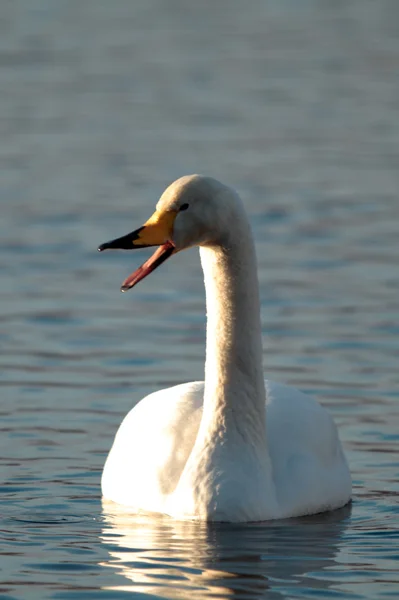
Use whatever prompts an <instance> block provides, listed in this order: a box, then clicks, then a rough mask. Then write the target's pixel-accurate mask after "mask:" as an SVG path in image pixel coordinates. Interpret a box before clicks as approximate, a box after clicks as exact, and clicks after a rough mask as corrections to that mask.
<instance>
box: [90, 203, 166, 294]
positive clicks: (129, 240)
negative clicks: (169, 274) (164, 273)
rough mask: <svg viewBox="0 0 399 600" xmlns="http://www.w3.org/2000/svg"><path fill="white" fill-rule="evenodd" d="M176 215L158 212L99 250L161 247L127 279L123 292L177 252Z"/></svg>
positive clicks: (106, 243) (122, 287)
mask: <svg viewBox="0 0 399 600" xmlns="http://www.w3.org/2000/svg"><path fill="white" fill-rule="evenodd" d="M176 215H177V212H176V211H168V212H158V211H156V212H155V213H154V214H153V215H152V216H151V217H150V218H149V219H148V221H146V222H145V223H144V225H143V226H142V227H139V228H138V229H136V230H135V231H132V233H128V234H127V235H124V236H122V237H120V238H117V239H115V240H111V241H110V242H105V244H101V246H99V247H98V250H99V251H100V252H102V251H103V250H108V249H123V250H134V249H135V248H145V247H148V246H160V247H159V248H158V249H157V250H156V251H155V252H154V254H153V255H152V256H151V258H149V259H148V260H147V261H146V262H145V263H144V264H143V265H142V266H141V267H139V268H138V269H137V270H136V271H134V273H132V274H131V275H129V277H127V278H126V279H125V281H124V282H123V284H122V286H121V291H122V292H125V291H126V290H128V289H130V288H132V287H133V286H134V285H136V283H138V282H139V281H141V280H142V279H144V277H146V276H147V275H149V274H150V273H152V271H154V270H155V269H156V268H157V267H159V265H160V264H162V263H163V262H164V261H165V260H166V259H167V258H169V256H171V255H172V254H174V253H175V252H176V249H175V247H174V245H173V243H172V241H171V237H172V234H173V224H174V222H175V219H176Z"/></svg>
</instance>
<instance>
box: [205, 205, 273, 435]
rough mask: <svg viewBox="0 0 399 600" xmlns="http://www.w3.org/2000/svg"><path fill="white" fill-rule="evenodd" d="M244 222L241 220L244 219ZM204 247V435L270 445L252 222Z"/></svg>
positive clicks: (238, 222)
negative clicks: (267, 429) (205, 324)
mask: <svg viewBox="0 0 399 600" xmlns="http://www.w3.org/2000/svg"><path fill="white" fill-rule="evenodd" d="M240 216H241V215H240ZM242 217H243V218H240V219H237V220H235V223H234V224H233V225H234V231H233V230H230V232H229V235H227V236H226V238H225V239H224V241H222V242H221V243H220V245H217V246H211V247H201V249H200V255H201V262H202V268H203V271H204V278H205V287H206V306H207V319H208V321H207V334H206V337H207V340H206V364H205V395H204V408H203V417H202V422H201V430H202V433H204V432H205V431H206V432H208V434H211V435H213V436H214V435H216V436H218V438H219V439H227V438H228V437H229V434H230V433H231V434H233V435H232V436H230V437H235V432H237V433H238V434H240V437H241V439H244V440H248V442H249V443H251V445H253V444H258V445H264V444H265V443H266V432H265V428H266V426H265V385H264V379H263V368H262V339H261V323H260V307H259V286H258V278H257V264H256V255H255V248H254V243H253V239H252V234H251V230H250V227H249V224H248V222H247V219H246V217H245V216H243V215H242Z"/></svg>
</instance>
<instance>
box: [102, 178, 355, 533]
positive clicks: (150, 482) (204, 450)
mask: <svg viewBox="0 0 399 600" xmlns="http://www.w3.org/2000/svg"><path fill="white" fill-rule="evenodd" d="M154 245H157V246H159V248H158V249H157V250H156V252H155V253H154V255H153V256H152V257H151V258H150V259H149V260H148V261H147V262H146V263H144V265H142V266H141V267H140V268H139V269H137V271H135V272H134V273H133V274H132V275H130V276H129V277H128V278H127V279H126V280H125V281H124V283H123V285H122V288H121V289H122V290H123V291H124V290H126V289H129V288H131V287H133V286H134V285H135V284H136V283H138V281H140V280H141V279H143V278H144V277H146V276H147V275H148V274H149V273H150V272H151V271H153V270H154V269H155V268H156V267H158V266H159V265H160V264H161V263H162V262H163V261H164V260H166V259H167V258H168V257H169V256H171V255H172V254H174V253H175V252H178V251H180V250H184V249H185V248H188V247H190V246H194V245H196V246H200V255H201V262H202V268H203V270H204V277H205V287H206V305H207V316H208V322H207V348H206V363H205V382H202V381H201V382H199V381H198V382H191V383H185V384H182V385H178V386H175V387H171V388H168V389H164V390H160V391H158V392H155V393H153V394H150V395H149V396H147V397H146V398H144V399H143V400H141V402H139V403H138V404H137V405H136V406H135V407H134V408H133V409H132V410H131V411H130V412H129V414H128V415H127V416H126V417H125V419H124V421H123V422H122V424H121V426H120V428H119V430H118V432H117V434H116V437H115V441H114V444H113V446H112V449H111V451H110V453H109V455H108V458H107V461H106V464H105V467H104V472H103V476H102V492H103V496H104V497H105V498H107V499H109V500H113V501H114V502H117V503H119V504H123V505H126V506H129V507H131V508H132V510H134V511H146V512H147V511H149V512H158V513H166V514H168V515H171V516H173V517H175V518H179V519H184V518H194V519H203V520H208V521H230V522H239V521H263V520H268V519H280V518H286V517H294V516H300V515H308V514H312V513H318V512H322V511H326V510H332V509H336V508H339V507H341V506H343V505H344V504H346V503H347V502H348V501H349V500H350V497H351V487H352V485H351V476H350V473H349V469H348V466H347V463H346V460H345V457H344V454H343V451H342V448H341V443H340V441H339V438H338V434H337V430H336V427H335V424H334V422H333V421H332V419H331V417H330V416H329V414H328V413H327V411H326V410H325V409H324V408H322V407H321V406H320V405H319V404H318V403H317V402H315V401H314V400H313V399H312V398H310V397H308V396H306V395H304V394H302V393H301V392H299V391H297V390H295V389H294V388H291V387H288V386H286V385H282V384H278V383H273V382H271V381H264V379H263V370H262V343H261V324H260V309H259V293H258V279H257V271H256V257H255V249H254V244H253V240H252V235H251V231H250V226H249V223H248V220H247V218H246V215H245V211H244V208H243V205H242V202H241V200H240V198H239V197H238V195H237V194H236V193H235V192H234V191H233V190H231V189H230V188H228V187H226V186H225V185H223V184H221V183H219V182H218V181H216V180H214V179H211V178H209V177H203V176H200V175H190V176H186V177H182V178H181V179H178V180H177V181H175V182H174V183H173V184H172V185H170V186H169V187H168V188H167V190H166V191H165V192H164V193H163V195H162V197H161V199H160V200H159V202H158V204H157V207H156V212H155V213H154V215H153V216H152V217H151V218H150V219H149V220H148V221H147V222H146V223H145V224H144V226H143V227H140V228H139V229H137V230H136V231H134V232H133V233H131V234H128V235H126V236H124V237H122V238H118V239H117V240H114V241H112V242H108V243H106V244H103V245H102V246H100V247H99V250H100V251H101V250H105V249H107V248H125V249H132V248H136V247H143V246H154Z"/></svg>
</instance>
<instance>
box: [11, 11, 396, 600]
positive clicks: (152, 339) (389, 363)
mask: <svg viewBox="0 0 399 600" xmlns="http://www.w3.org/2000/svg"><path fill="white" fill-rule="evenodd" d="M0 22H1V28H2V31H1V36H0V84H1V90H2V93H1V94H0V127H1V139H2V143H1V145H0V161H1V174H0V202H1V220H0V236H1V237H0V239H1V242H0V244H1V246H2V250H3V252H2V254H1V260H0V274H1V288H0V319H1V328H0V341H1V345H0V366H1V382H0V383H1V387H2V394H1V405H0V411H1V421H0V424H1V429H2V431H1V437H0V444H1V452H0V468H1V487H0V490H1V493H2V504H1V506H2V510H1V515H0V536H1V539H0V552H1V555H2V556H1V561H0V582H1V583H0V599H1V600H3V599H4V600H6V599H11V598H13V599H14V598H32V599H33V598H37V599H40V600H45V599H47V598H65V599H66V598H74V599H75V598H76V599H81V598H82V599H84V598H104V599H106V598H123V597H125V596H126V597H129V598H130V597H133V598H134V597H136V598H147V597H148V598H151V597H156V598H184V599H186V598H200V599H202V598H218V599H219V598H220V599H224V598H240V599H241V598H242V599H251V600H252V599H263V598H267V599H275V598H276V599H279V598H289V599H291V598H310V597H311V598H354V599H362V600H363V599H366V598H368V599H373V600H375V599H376V598H378V599H380V598H397V597H398V596H399V576H398V554H399V553H398V537H399V536H398V527H397V525H398V475H399V460H398V437H399V433H398V429H399V427H398V425H399V416H398V397H399V393H398V383H399V374H398V373H399V371H398V358H399V342H398V333H399V326H398V322H399V320H398V316H399V295H398V294H399V268H398V256H399V236H398V230H399V200H398V190H399V176H398V173H399V171H398V164H399V150H398V149H399V104H398V100H397V99H398V98H399V5H397V4H396V3H395V2H390V1H388V0H386V1H384V0H382V1H380V2H378V3H377V2H372V1H367V0H350V1H347V2H345V3H338V2H336V3H332V2H328V1H327V0H325V1H324V0H322V1H317V2H316V1H312V0H304V1H302V2H292V1H290V0H283V1H279V2H277V0H276V1H270V2H267V3H265V2H261V1H260V0H259V1H256V0H253V1H252V0H251V1H250V2H247V3H246V4H245V9H244V8H243V4H242V3H241V2H239V1H238V0H237V1H232V2H225V1H222V2H219V3H216V4H215V3H207V2H205V3H199V4H198V6H194V5H190V7H188V5H187V4H186V3H184V2H180V1H179V0H176V1H172V0H170V1H167V2H161V0H152V1H150V2H149V1H147V0H146V1H144V0H143V1H136V2H128V0H117V1H115V2H112V3H110V2H106V1H105V0H104V1H102V0H95V1H94V0H88V1H86V2H63V1H61V0H35V1H33V2H32V1H30V0H20V1H18V2H12V3H5V2H4V3H2V5H1V7H0ZM190 172H202V173H207V174H209V175H213V176H215V177H217V178H218V179H221V180H222V181H225V182H227V183H229V184H231V185H232V186H234V187H236V188H237V190H239V192H240V193H241V195H242V197H243V198H244V200H245V204H246V207H247V210H248V213H249V215H250V217H251V222H252V224H253V229H254V235H255V239H256V245H257V251H258V258H259V278H260V285H261V297H262V322H263V335H264V349H265V350H264V362H265V372H266V373H267V376H268V377H270V378H271V379H275V380H279V381H283V382H286V383H289V384H292V385H295V386H297V387H299V388H301V389H302V390H304V391H306V392H307V393H309V394H311V395H314V396H315V397H317V398H319V400H320V401H321V402H322V403H323V404H324V405H325V406H327V407H328V408H329V410H330V411H331V413H332V414H333V415H334V418H335V420H336V422H337V424H338V426H339V431H340V435H341V438H342V441H343V444H344V447H345V451H346V453H347V456H348V459H349V462H350V466H351V470H352V473H353V480H354V501H353V505H352V506H351V507H348V508H346V509H344V510H342V511H337V512H335V513H333V514H327V515H320V516H316V517H313V518H311V519H304V520H289V521H285V522H278V523H269V524H253V525H234V526H232V525H212V526H210V525H205V524H195V523H185V524H182V523H179V522H174V521H172V520H170V519H168V518H166V517H158V518H150V517H144V516H139V517H137V516H132V515H129V514H126V513H125V512H124V511H121V510H116V508H115V507H113V508H112V507H110V506H102V503H101V497H100V476H101V470H102V465H103V463H104V460H105V457H106V454H107V451H108V450H109V448H110V446H111V443H112V439H113V435H114V433H115V431H116V429H117V426H118V424H119V423H120V421H121V419H122V418H123V416H124V415H125V414H126V413H127V411H128V410H129V409H130V408H131V407H132V406H133V404H134V402H136V401H137V400H138V399H140V398H141V397H142V396H143V395H145V394H147V393H149V392H150V391H153V390H155V389H158V388H160V387H165V386H168V385H172V384H175V383H178V382H181V381H187V380H190V379H198V378H202V374H203V356H204V344H205V338H204V326H205V309H204V291H203V283H202V275H201V271H200V266H199V260H198V256H197V254H196V251H194V250H193V251H189V252H186V253H184V254H181V255H179V256H177V257H175V258H174V259H173V260H171V261H169V262H168V263H167V264H165V265H164V266H163V267H162V269H160V270H159V271H157V273H156V274H154V275H153V276H152V277H150V278H149V279H147V280H146V281H145V282H143V283H142V284H140V286H139V287H137V289H136V290H134V291H133V292H131V293H128V294H124V295H121V294H119V292H118V289H119V285H120V283H121V282H122V280H123V279H124V277H125V276H126V275H127V274H128V273H129V272H130V271H131V270H132V269H133V268H135V267H136V266H137V265H138V264H139V263H140V262H141V261H142V260H144V258H146V257H147V255H148V253H147V251H143V252H142V253H139V254H134V255H133V254H128V253H104V254H103V255H99V254H98V253H97V252H96V248H97V246H98V244H99V243H101V242H103V241H105V240H108V239H110V238H112V237H116V236H117V235H121V234H123V233H126V232H127V231H128V230H131V229H133V228H134V227H136V226H138V225H140V224H141V223H142V222H143V220H144V219H146V218H148V216H149V215H150V214H151V212H152V209H153V206H154V205H155V202H156V200H157V198H158V197H159V195H160V193H161V192H162V190H163V188H164V187H165V186H166V185H167V184H168V183H169V182H170V181H172V180H173V179H175V178H176V177H178V176H180V175H182V174H185V173H190Z"/></svg>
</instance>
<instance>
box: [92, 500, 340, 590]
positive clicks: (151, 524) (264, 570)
mask: <svg viewBox="0 0 399 600" xmlns="http://www.w3.org/2000/svg"><path fill="white" fill-rule="evenodd" d="M350 510H351V509H350V506H347V507H344V508H343V509H341V510H338V511H334V512H332V513H324V514H322V515H316V516H313V517H311V518H306V519H289V520H285V521H279V522H275V521H274V522H270V523H253V524H238V525H235V524H234V525H233V524H223V523H221V524H215V523H214V524H207V523H204V522H193V521H175V520H173V519H171V518H170V517H167V516H164V515H148V514H146V515H144V514H138V515H137V514H130V513H129V509H127V508H125V507H122V506H118V505H116V504H113V503H108V502H105V501H104V502H103V516H104V526H103V531H102V535H101V541H102V542H103V544H105V545H106V548H107V551H108V553H109V559H108V560H107V561H106V562H105V563H102V566H107V567H110V568H112V570H113V571H114V572H115V573H116V574H119V575H123V576H124V577H125V578H126V580H127V581H126V583H123V582H122V583H121V585H118V586H113V587H108V588H106V589H112V590H118V591H129V592H135V593H142V594H146V595H148V597H151V596H156V597H158V598H159V597H161V598H171V599H172V598H182V599H184V600H187V598H190V600H194V599H204V598H213V599H215V598H219V599H222V598H246V599H247V598H267V599H281V598H284V597H286V594H287V593H289V591H290V590H291V591H292V590H293V588H297V587H298V586H299V587H300V588H301V590H302V592H303V591H304V590H306V589H309V590H313V594H314V593H315V592H316V590H320V591H322V590H323V589H328V588H331V587H332V585H333V580H332V579H331V580H330V578H329V570H330V569H331V568H332V567H334V565H336V564H337V563H339V562H340V561H339V560H338V556H339V552H340V545H341V540H342V537H343V534H344V531H345V529H346V526H347V522H348V519H349V515H350ZM327 568H328V570H327Z"/></svg>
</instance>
